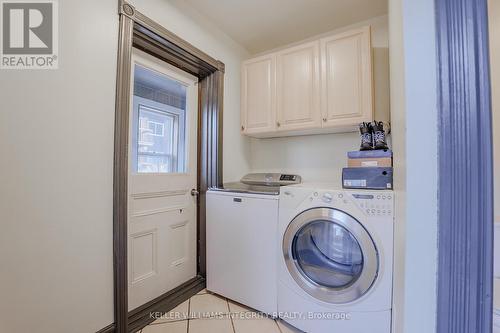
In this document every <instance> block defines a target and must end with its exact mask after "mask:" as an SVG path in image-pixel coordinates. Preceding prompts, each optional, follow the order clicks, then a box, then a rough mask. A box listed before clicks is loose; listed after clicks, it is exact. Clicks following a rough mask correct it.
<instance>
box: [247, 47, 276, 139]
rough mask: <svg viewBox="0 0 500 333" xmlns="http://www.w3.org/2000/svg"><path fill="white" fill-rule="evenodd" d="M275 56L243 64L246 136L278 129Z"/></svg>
mask: <svg viewBox="0 0 500 333" xmlns="http://www.w3.org/2000/svg"><path fill="white" fill-rule="evenodd" d="M275 73H276V70H275V56H274V55H267V56H263V57H259V58H255V59H251V60H248V61H246V62H244V63H243V68H242V84H241V110H242V112H241V131H242V132H243V133H244V134H249V135H251V134H258V133H268V132H272V131H274V130H275V122H276V120H275V119H276V116H275V114H276V110H275V109H276V84H275V75H276V74H275Z"/></svg>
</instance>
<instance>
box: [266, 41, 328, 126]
mask: <svg viewBox="0 0 500 333" xmlns="http://www.w3.org/2000/svg"><path fill="white" fill-rule="evenodd" d="M276 66H277V72H276V77H277V79H276V80H277V87H278V88H277V94H276V96H277V123H276V126H277V127H278V130H279V131H281V130H283V131H286V130H303V129H309V128H317V127H320V126H321V111H320V105H319V103H320V102H319V100H320V90H319V82H320V78H319V42H317V41H316V42H311V43H307V44H301V45H298V46H294V47H291V48H288V49H286V50H283V51H280V52H278V53H277V56H276Z"/></svg>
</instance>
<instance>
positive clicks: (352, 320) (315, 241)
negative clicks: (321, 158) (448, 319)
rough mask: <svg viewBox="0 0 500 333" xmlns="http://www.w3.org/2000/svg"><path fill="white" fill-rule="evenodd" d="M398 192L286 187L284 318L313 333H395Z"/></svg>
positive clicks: (281, 270) (281, 258) (281, 274)
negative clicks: (394, 241)
mask: <svg viewBox="0 0 500 333" xmlns="http://www.w3.org/2000/svg"><path fill="white" fill-rule="evenodd" d="M393 202H394V193H393V192H392V191H385V190H383V191H369V190H344V189H340V188H337V187H335V186H333V185H328V184H302V185H294V186H286V187H284V188H282V190H281V193H280V207H279V225H278V237H279V239H278V248H279V250H278V315H279V316H280V317H281V318H282V319H283V320H285V321H286V322H288V323H289V324H291V325H293V326H295V327H296V328H298V329H300V330H303V331H304V332H309V333H327V332H328V333H331V332H348V333H367V332H370V333H390V332H391V308H392V306H391V305H392V272H393V234H394V231H393V230H394V228H393V224H394V222H393V212H394V204H393Z"/></svg>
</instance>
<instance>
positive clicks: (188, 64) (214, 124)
mask: <svg viewBox="0 0 500 333" xmlns="http://www.w3.org/2000/svg"><path fill="white" fill-rule="evenodd" d="M118 13H119V19H120V24H119V39H118V42H119V44H118V70H117V82H116V110H115V144H114V147H115V148H114V167H113V274H114V315H115V318H114V319H115V322H114V324H112V325H110V326H108V327H107V328H105V329H103V330H101V331H102V332H116V333H127V332H131V331H134V332H135V331H137V330H139V329H141V328H142V327H144V326H146V325H147V324H149V323H150V322H152V321H154V320H155V318H154V316H152V315H151V314H152V313H162V312H166V311H169V310H170V309H172V308H174V307H175V306H177V305H178V304H180V303H182V302H183V301H185V300H186V299H188V298H189V297H190V296H192V295H193V294H195V293H196V292H198V291H199V290H201V289H203V288H204V287H205V285H206V283H205V276H206V250H205V243H206V239H205V215H206V209H205V207H206V205H205V200H206V191H207V189H208V188H210V187H212V186H220V185H222V125H223V121H222V115H223V91H224V71H225V66H224V63H222V62H221V61H219V60H216V59H214V58H212V57H210V56H209V55H207V54H206V53H204V52H203V51H201V50H199V49H198V48H196V47H194V46H193V45H191V44H189V43H188V42H186V41H185V40H183V39H181V38H180V37H178V36H177V35H175V34H173V33H171V32H170V31H168V30H167V29H165V28H164V27H162V26H161V25H159V24H158V23H156V22H154V21H153V20H151V19H150V18H148V17H147V16H145V15H143V14H142V13H141V12H139V11H137V10H136V9H135V8H134V6H132V5H130V4H129V3H127V2H126V1H123V0H119V8H118ZM134 47H135V48H138V49H140V50H142V51H144V52H146V53H149V54H151V55H153V56H155V57H157V58H159V59H161V60H163V61H166V62H167V63H169V64H171V65H173V66H175V67H178V68H180V69H182V70H184V71H186V72H188V73H189V74H192V75H194V76H196V77H198V78H199V83H198V129H197V130H198V154H197V155H198V156H197V164H198V175H197V183H198V189H197V190H198V193H199V194H198V200H197V219H196V220H197V221H196V223H197V262H198V264H197V277H195V278H193V279H191V280H189V281H187V282H186V283H184V284H182V285H181V286H179V287H177V288H175V289H174V290H171V291H169V292H167V293H165V294H164V295H161V296H159V297H158V298H156V299H154V300H152V301H150V302H148V303H146V304H144V305H143V306H141V307H139V308H138V309H135V310H133V311H131V312H129V311H128V273H127V260H128V259H127V240H128V236H127V219H128V209H127V205H128V169H129V166H128V164H129V163H128V162H129V161H128V139H129V137H128V135H129V112H130V100H131V98H132V96H131V95H132V94H131V90H130V86H131V83H132V82H131V66H132V49H133V48H134Z"/></svg>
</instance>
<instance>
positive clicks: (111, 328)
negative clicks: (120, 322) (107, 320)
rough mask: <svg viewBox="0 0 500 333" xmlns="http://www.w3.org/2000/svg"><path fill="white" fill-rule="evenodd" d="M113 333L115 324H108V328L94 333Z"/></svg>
mask: <svg viewBox="0 0 500 333" xmlns="http://www.w3.org/2000/svg"><path fill="white" fill-rule="evenodd" d="M114 332H115V323H113V324H109V325H108V326H106V327H104V328H102V329H100V330H99V331H97V332H96V333H114Z"/></svg>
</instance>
